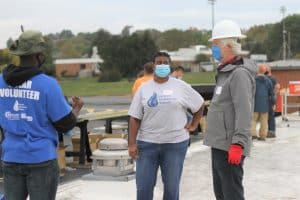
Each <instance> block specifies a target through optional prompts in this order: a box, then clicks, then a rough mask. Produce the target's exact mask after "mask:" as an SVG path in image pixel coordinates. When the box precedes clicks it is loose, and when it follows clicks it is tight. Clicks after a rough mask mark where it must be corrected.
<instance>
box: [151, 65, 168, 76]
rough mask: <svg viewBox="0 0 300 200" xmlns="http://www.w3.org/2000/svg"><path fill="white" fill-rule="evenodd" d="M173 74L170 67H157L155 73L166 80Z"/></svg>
mask: <svg viewBox="0 0 300 200" xmlns="http://www.w3.org/2000/svg"><path fill="white" fill-rule="evenodd" d="M170 72H171V69H170V65H156V67H155V71H154V73H155V74H156V75H157V76H158V77H160V78H165V77H167V76H168V75H169V74H170Z"/></svg>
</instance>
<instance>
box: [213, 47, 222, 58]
mask: <svg viewBox="0 0 300 200" xmlns="http://www.w3.org/2000/svg"><path fill="white" fill-rule="evenodd" d="M211 50H212V55H213V57H214V59H216V60H218V61H220V60H222V58H223V57H222V54H221V47H219V46H216V45H213V46H212V47H211Z"/></svg>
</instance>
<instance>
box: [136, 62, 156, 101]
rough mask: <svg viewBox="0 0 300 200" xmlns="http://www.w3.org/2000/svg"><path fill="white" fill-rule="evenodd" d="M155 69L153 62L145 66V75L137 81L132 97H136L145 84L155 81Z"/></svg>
mask: <svg viewBox="0 0 300 200" xmlns="http://www.w3.org/2000/svg"><path fill="white" fill-rule="evenodd" d="M153 67H154V66H153V62H148V63H146V64H145V65H144V75H143V76H142V77H139V78H138V79H136V80H135V82H134V84H133V87H132V92H131V94H132V96H134V94H135V93H136V91H137V90H138V89H139V87H140V86H141V85H142V84H143V83H145V82H147V81H149V80H152V79H153V72H154V71H153Z"/></svg>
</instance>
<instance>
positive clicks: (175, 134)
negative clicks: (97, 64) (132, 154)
mask: <svg viewBox="0 0 300 200" xmlns="http://www.w3.org/2000/svg"><path fill="white" fill-rule="evenodd" d="M203 102H204V100H203V98H202V96H201V95H200V94H199V93H198V92H196V91H195V90H194V89H193V88H192V87H191V86H190V85H188V84H187V83H185V82H184V81H181V80H178V79H175V78H171V77H170V78H169V80H168V81H167V82H165V83H162V84H159V83H156V82H155V81H154V80H150V81H148V82H146V83H144V84H143V85H142V86H141V87H140V88H139V89H138V91H137V93H136V94H135V96H134V98H133V100H132V102H131V105H130V108H129V111H128V114H129V115H130V116H131V117H134V118H137V119H140V120H141V125H140V128H139V131H138V135H137V140H141V141H145V142H151V143H178V142H182V141H184V140H187V139H188V138H189V133H188V131H187V130H186V129H185V128H184V126H185V125H186V123H187V115H186V113H187V109H190V110H191V111H192V112H193V113H195V112H197V111H198V110H199V109H200V107H201V106H202V104H203Z"/></svg>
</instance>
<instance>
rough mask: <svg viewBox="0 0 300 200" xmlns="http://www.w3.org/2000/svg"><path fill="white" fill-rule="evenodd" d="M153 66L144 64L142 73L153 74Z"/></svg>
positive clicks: (149, 63) (150, 63) (148, 63)
mask: <svg viewBox="0 0 300 200" xmlns="http://www.w3.org/2000/svg"><path fill="white" fill-rule="evenodd" d="M153 65H154V63H153V62H147V63H146V64H144V71H145V72H146V73H147V74H153V72H154V69H153Z"/></svg>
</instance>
